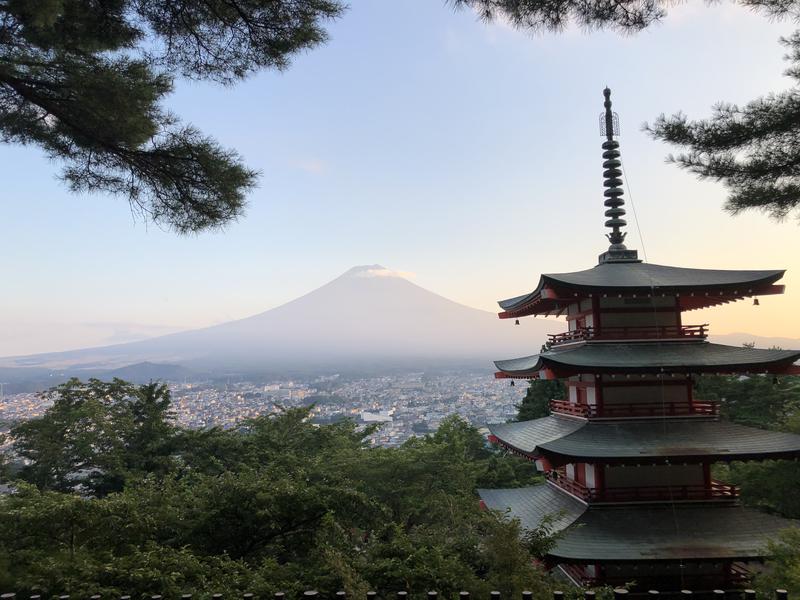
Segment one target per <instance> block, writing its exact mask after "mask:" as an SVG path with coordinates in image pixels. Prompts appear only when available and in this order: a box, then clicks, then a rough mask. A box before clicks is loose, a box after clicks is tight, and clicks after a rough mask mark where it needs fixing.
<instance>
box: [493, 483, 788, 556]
mask: <svg viewBox="0 0 800 600" xmlns="http://www.w3.org/2000/svg"><path fill="white" fill-rule="evenodd" d="M478 492H479V494H480V496H481V498H482V499H483V501H484V503H485V504H486V506H487V507H488V508H490V509H494V510H499V511H502V512H506V511H508V513H509V515H510V516H511V517H513V518H518V519H519V520H520V524H521V525H522V527H523V528H525V529H529V530H533V529H536V528H537V527H539V525H540V523H541V522H542V519H544V518H545V517H548V516H553V515H556V516H557V518H556V519H555V520H554V521H552V522H551V523H550V526H551V527H552V529H553V532H561V533H560V536H559V537H558V539H557V541H556V545H555V547H554V548H553V549H552V550H551V551H550V552H549V555H550V556H551V557H552V558H555V559H560V560H566V561H569V562H591V563H593V562H597V560H598V557H602V559H603V560H604V561H613V562H625V561H642V560H647V561H651V560H662V561H677V560H700V561H705V560H720V559H729V560H739V559H750V558H753V557H762V556H764V555H765V554H766V546H767V542H768V541H769V540H770V539H771V538H774V537H775V536H776V535H777V533H778V532H779V531H781V530H783V529H786V527H787V526H789V525H791V524H792V523H793V522H792V521H788V520H786V519H782V518H780V517H775V516H772V515H769V514H765V513H762V512H759V511H756V510H751V509H747V508H743V507H741V506H737V505H726V506H709V505H688V504H687V505H672V506H664V505H661V506H652V505H650V506H648V505H640V506H624V507H615V506H603V507H591V508H590V507H588V506H587V505H586V504H583V503H581V502H579V501H578V500H575V499H574V498H572V497H570V496H568V495H566V494H564V493H562V492H561V491H559V490H558V489H556V488H555V486H553V485H551V484H543V485H537V486H533V487H527V488H516V489H506V490H478Z"/></svg>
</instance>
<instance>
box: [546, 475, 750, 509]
mask: <svg viewBox="0 0 800 600" xmlns="http://www.w3.org/2000/svg"><path fill="white" fill-rule="evenodd" d="M546 476H547V479H548V480H550V481H552V482H553V483H554V484H555V485H557V486H558V487H560V488H561V489H563V490H564V491H566V492H569V493H570V494H572V495H573V496H577V497H578V498H581V499H582V500H584V501H586V502H671V501H673V500H734V499H736V498H738V497H739V488H738V487H737V486H735V485H729V484H727V483H722V482H720V481H712V482H711V485H710V486H705V485H652V486H636V487H618V488H606V489H603V490H598V489H594V488H589V487H586V486H585V485H583V484H582V483H579V482H577V481H575V480H574V479H570V478H568V477H567V475H566V471H565V470H564V469H559V470H557V471H550V472H549V473H547V475H546Z"/></svg>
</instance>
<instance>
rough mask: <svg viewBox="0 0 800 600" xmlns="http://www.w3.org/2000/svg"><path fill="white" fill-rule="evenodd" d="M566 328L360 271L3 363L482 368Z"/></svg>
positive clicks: (388, 274)
mask: <svg viewBox="0 0 800 600" xmlns="http://www.w3.org/2000/svg"><path fill="white" fill-rule="evenodd" d="M563 329H564V324H563V323H560V322H558V321H554V320H551V321H546V320H543V319H524V320H523V321H522V323H521V325H519V326H514V325H513V322H509V321H500V320H499V319H498V318H497V315H496V314H494V313H491V312H488V311H483V310H478V309H475V308H470V307H468V306H465V305H463V304H459V303H457V302H453V301H451V300H448V299H447V298H444V297H442V296H439V295H438V294H435V293H433V292H430V291H428V290H426V289H424V288H422V287H420V286H418V285H416V284H414V283H412V282H410V281H408V280H407V279H405V278H404V277H402V276H401V275H398V274H396V273H395V272H393V271H390V270H388V269H386V268H384V267H382V266H380V265H366V266H359V267H354V268H352V269H350V270H349V271H347V272H346V273H344V274H343V275H341V276H339V277H337V278H336V279H334V280H333V281H331V282H329V283H327V284H325V285H323V286H322V287H320V288H318V289H316V290H314V291H312V292H310V293H308V294H306V295H304V296H301V297H300V298H297V299H295V300H292V301H290V302H288V303H286V304H283V305H281V306H278V307H276V308H273V309H271V310H267V311H265V312H262V313H260V314H257V315H254V316H251V317H247V318H244V319H240V320H237V321H231V322H228V323H223V324H221V325H215V326H213V327H206V328H203V329H196V330H191V331H184V332H179V333H173V334H170V335H165V336H161V337H156V338H150V339H147V340H142V341H136V342H129V343H125V344H117V345H113V346H104V347H97V348H87V349H82V350H73V351H67V352H56V353H48V354H37V355H30V356H19V357H10V358H4V359H0V368H1V369H2V371H3V372H5V373H8V371H10V370H17V369H20V368H23V369H26V370H28V369H30V370H36V371H41V370H42V369H51V370H58V371H60V372H62V373H65V372H69V373H70V374H77V375H80V372H81V371H84V372H86V371H95V370H98V369H100V370H111V369H120V368H123V367H128V366H130V365H136V364H138V363H147V364H150V365H152V363H161V364H169V365H177V366H180V367H185V368H189V369H197V370H202V371H205V372H223V371H227V372H230V371H237V372H243V373H246V372H250V373H256V372H261V373H266V372H278V371H283V372H310V371H315V370H322V369H347V370H352V371H357V370H360V369H368V370H375V369H383V368H386V367H397V368H406V367H408V368H426V367H431V366H439V365H452V366H470V367H478V368H480V367H484V368H486V369H487V371H489V370H491V369H492V364H491V360H492V359H498V358H501V359H502V358H508V357H514V356H520V355H527V354H534V353H536V352H537V351H538V350H539V348H540V346H541V345H542V343H543V342H544V341H545V338H546V334H547V333H555V332H557V331H560V330H563Z"/></svg>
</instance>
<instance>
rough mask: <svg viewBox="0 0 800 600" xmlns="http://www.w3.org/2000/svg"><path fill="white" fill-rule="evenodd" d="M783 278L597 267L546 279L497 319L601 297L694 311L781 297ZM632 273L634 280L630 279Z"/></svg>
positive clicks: (557, 310)
mask: <svg viewBox="0 0 800 600" xmlns="http://www.w3.org/2000/svg"><path fill="white" fill-rule="evenodd" d="M784 273H785V271H784V270H769V271H721V270H712V269H683V268H680V267H667V266H662V265H651V264H646V263H623V264H616V265H598V267H594V268H593V269H587V270H585V271H577V272H574V273H557V274H549V275H542V276H541V277H540V278H539V283H538V285H537V286H536V288H535V289H534V290H533V291H532V292H530V293H528V294H524V295H522V296H516V297H514V298H509V299H507V300H501V301H500V302H498V304H499V305H500V308H501V309H502V311H501V312H500V314H499V316H500V318H501V319H510V318H517V317H524V316H529V315H546V316H549V315H559V314H561V313H562V312H563V311H564V310H566V306H567V305H568V304H569V303H570V302H574V301H575V299H576V297H577V298H586V297H593V296H602V295H607V296H611V295H618V296H622V297H630V296H637V297H647V296H649V295H655V296H658V295H661V296H673V295H677V296H678V297H679V298H680V308H681V310H684V311H686V310H695V309H699V308H708V307H710V306H717V305H720V304H726V303H728V302H734V301H737V300H742V299H744V298H748V297H752V296H764V295H770V294H782V293H783V291H784V286H782V285H775V282H776V281H779V280H780V279H781V278H782V277H783V275H784ZM631 274H634V275H635V276H633V277H631V276H630V275H631ZM636 274H638V275H636ZM620 275H622V276H620Z"/></svg>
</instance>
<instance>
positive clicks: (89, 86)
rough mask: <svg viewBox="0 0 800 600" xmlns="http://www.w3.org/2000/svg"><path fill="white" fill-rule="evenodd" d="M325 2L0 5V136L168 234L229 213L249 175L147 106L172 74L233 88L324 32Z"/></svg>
mask: <svg viewBox="0 0 800 600" xmlns="http://www.w3.org/2000/svg"><path fill="white" fill-rule="evenodd" d="M342 11H343V4H341V3H340V2H338V1H336V0H278V1H273V0H200V1H190V0H151V1H149V2H139V1H136V0H88V1H87V0H0V136H1V137H0V139H2V140H3V141H5V142H12V143H21V144H35V145H38V146H40V147H41V148H43V149H44V150H45V152H47V154H48V156H50V157H51V158H53V159H55V160H57V161H58V162H60V163H61V164H63V170H62V177H63V179H64V180H65V181H66V182H67V183H68V185H69V187H70V188H71V189H73V190H75V191H100V192H109V193H112V194H119V195H122V196H124V197H126V198H127V199H128V201H129V202H130V204H131V207H132V208H133V209H134V210H135V211H136V212H138V213H139V214H141V215H142V216H144V217H146V218H150V219H152V220H153V221H154V222H156V223H161V224H164V225H167V226H169V227H172V228H173V229H175V230H176V231H178V232H181V233H186V232H195V231H200V230H203V229H208V228H214V227H220V226H222V225H224V224H225V223H227V222H229V221H230V220H232V219H235V218H236V217H237V216H239V215H240V214H241V213H242V210H243V207H244V198H245V194H246V192H247V191H248V190H249V189H250V188H251V187H252V186H253V185H254V183H255V178H256V174H255V173H254V172H253V171H251V170H249V169H247V168H246V167H245V166H244V165H243V164H242V161H241V159H240V158H239V157H238V155H237V154H236V153H235V152H233V151H229V150H225V149H223V148H222V147H220V146H219V144H217V142H215V141H214V140H213V139H211V138H209V137H207V136H204V135H203V134H202V133H200V132H199V131H198V130H197V129H195V128H194V127H192V126H190V125H184V124H181V123H180V121H179V120H178V119H177V118H176V117H175V116H174V115H172V114H170V113H169V112H167V111H166V110H164V109H163V107H162V106H161V104H162V101H163V99H164V98H165V96H167V95H168V94H169V93H170V92H171V91H172V86H173V79H174V78H175V77H176V76H182V77H187V78H192V79H207V80H213V81H217V82H221V83H225V84H229V83H233V82H235V81H238V80H240V79H243V78H245V77H247V76H248V75H249V74H251V73H253V72H255V71H257V70H259V69H263V68H278V69H281V68H285V67H286V66H287V65H288V63H289V59H290V57H291V56H292V55H293V54H295V53H297V52H298V51H302V50H305V49H308V48H312V47H314V46H316V45H318V44H320V43H321V42H323V41H324V40H325V37H326V36H325V31H324V29H323V28H322V23H323V22H324V21H325V20H327V19H331V18H334V17H337V16H339V15H340V14H341V12H342Z"/></svg>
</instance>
